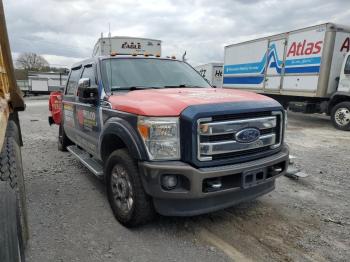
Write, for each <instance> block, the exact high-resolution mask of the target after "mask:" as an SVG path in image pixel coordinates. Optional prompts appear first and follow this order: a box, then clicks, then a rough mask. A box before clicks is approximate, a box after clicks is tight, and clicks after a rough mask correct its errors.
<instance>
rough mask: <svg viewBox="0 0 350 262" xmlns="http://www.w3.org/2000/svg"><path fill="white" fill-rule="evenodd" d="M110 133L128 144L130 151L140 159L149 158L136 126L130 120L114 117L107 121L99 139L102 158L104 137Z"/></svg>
mask: <svg viewBox="0 0 350 262" xmlns="http://www.w3.org/2000/svg"><path fill="white" fill-rule="evenodd" d="M108 135H115V136H117V137H118V138H120V140H121V141H122V142H123V143H124V144H125V145H126V147H127V149H128V151H129V153H130V154H131V155H132V156H133V157H134V158H136V159H138V160H147V159H148V157H147V152H146V149H145V145H144V143H143V141H142V139H141V137H140V136H139V134H138V133H137V130H136V126H135V127H133V126H132V125H131V124H130V123H129V122H128V121H126V120H124V119H122V118H119V117H112V118H110V119H108V121H107V122H106V123H105V125H104V127H103V129H102V132H101V135H100V139H99V144H98V148H99V155H100V156H101V158H102V144H103V141H104V140H103V139H104V138H106V137H107V136H108Z"/></svg>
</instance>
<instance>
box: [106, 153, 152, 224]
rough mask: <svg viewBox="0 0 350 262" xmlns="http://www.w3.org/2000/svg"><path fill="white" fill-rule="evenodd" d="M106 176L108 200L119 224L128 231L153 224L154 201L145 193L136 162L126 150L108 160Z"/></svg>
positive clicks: (113, 154)
mask: <svg viewBox="0 0 350 262" xmlns="http://www.w3.org/2000/svg"><path fill="white" fill-rule="evenodd" d="M105 172H106V186H107V194H108V200H109V203H110V205H111V208H112V210H113V213H114V216H115V217H116V218H117V220H118V221H119V222H120V223H121V224H123V225H124V226H126V227H133V226H137V225H140V224H145V223H147V222H148V221H150V220H151V219H152V217H153V215H154V208H153V204H152V199H151V197H150V196H148V195H147V194H146V192H145V191H144V189H143V186H142V182H141V178H140V174H139V172H138V168H137V165H136V162H135V160H134V159H133V158H132V157H130V155H129V154H128V152H127V151H126V150H125V149H120V150H116V151H114V152H113V153H112V154H111V155H110V156H109V158H108V160H107V162H106V169H105Z"/></svg>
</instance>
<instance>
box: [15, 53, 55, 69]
mask: <svg viewBox="0 0 350 262" xmlns="http://www.w3.org/2000/svg"><path fill="white" fill-rule="evenodd" d="M16 67H18V68H21V69H25V70H27V71H31V70H33V71H36V70H41V69H43V68H47V67H49V63H48V62H47V61H46V59H45V58H44V57H42V56H41V55H38V54H35V53H22V54H20V55H19V57H18V58H17V60H16Z"/></svg>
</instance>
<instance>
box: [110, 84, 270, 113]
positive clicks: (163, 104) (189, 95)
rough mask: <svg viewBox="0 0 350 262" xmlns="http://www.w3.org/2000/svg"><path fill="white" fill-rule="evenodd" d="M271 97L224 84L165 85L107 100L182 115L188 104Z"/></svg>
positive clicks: (119, 106)
mask: <svg viewBox="0 0 350 262" xmlns="http://www.w3.org/2000/svg"><path fill="white" fill-rule="evenodd" d="M264 100H265V101H266V100H271V98H268V97H266V96H262V95H259V94H255V93H252V92H245V91H239V90H232V89H224V88H186V89H184V88H172V89H170V88H166V89H161V90H159V89H158V90H155V89H149V90H138V91H131V92H128V93H120V94H115V95H112V96H110V97H109V99H108V101H109V102H110V103H111V104H112V108H113V109H116V110H119V111H123V112H128V113H132V114H136V115H144V116H179V115H180V114H181V112H182V111H183V110H184V109H185V108H186V107H188V106H191V105H201V104H217V103H225V102H232V103H234V102H244V101H251V102H253V103H254V102H256V101H264Z"/></svg>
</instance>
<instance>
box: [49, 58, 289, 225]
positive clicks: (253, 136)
mask: <svg viewBox="0 0 350 262" xmlns="http://www.w3.org/2000/svg"><path fill="white" fill-rule="evenodd" d="M50 109H51V110H52V114H53V115H52V116H51V117H49V122H50V123H56V124H58V125H59V136H58V147H59V149H60V150H68V151H70V152H71V153H72V154H73V155H74V156H76V157H77V158H78V159H79V160H80V161H81V162H82V163H83V164H84V165H85V166H86V167H87V168H88V169H89V170H90V171H92V172H93V173H94V174H95V175H96V176H98V177H100V178H102V179H104V181H105V182H106V187H107V195H108V199H109V202H110V205H111V208H112V210H113V213H114V215H115V217H116V218H117V220H118V221H119V222H120V223H122V224H123V225H125V226H128V227H129V226H136V225H139V224H143V223H145V222H147V221H149V220H150V219H151V218H152V217H153V215H154V214H155V213H159V214H162V215H166V216H193V215H198V214H203V213H207V212H212V211H215V210H219V209H223V208H227V207H230V206H232V205H234V204H237V203H239V202H242V201H246V200H250V199H254V198H256V197H258V196H261V195H263V194H266V193H268V192H270V191H272V190H273V189H274V188H275V179H276V178H277V177H278V176H281V175H283V174H284V173H285V172H286V169H287V164H288V156H289V153H288V147H287V146H286V145H285V143H284V131H285V122H286V116H285V111H284V110H283V107H282V106H281V105H280V104H279V103H278V102H276V101H275V100H273V99H271V98H268V97H265V96H262V95H259V94H255V93H250V92H245V91H238V90H230V89H223V88H213V87H211V86H210V85H209V84H208V82H207V81H206V80H205V79H204V78H203V77H202V76H201V75H200V74H199V73H198V72H197V71H196V70H195V69H194V68H193V67H191V66H190V65H189V64H188V63H186V62H184V61H180V60H177V59H176V58H175V57H171V58H161V57H159V56H150V55H149V54H145V55H136V54H133V55H117V54H115V53H114V54H111V55H108V56H99V57H93V58H90V59H87V60H84V61H82V62H80V63H77V64H75V65H74V66H73V67H72V68H71V71H70V74H69V78H68V82H67V85H66V87H65V89H64V91H63V93H57V92H56V93H53V94H52V95H51V97H50Z"/></svg>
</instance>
